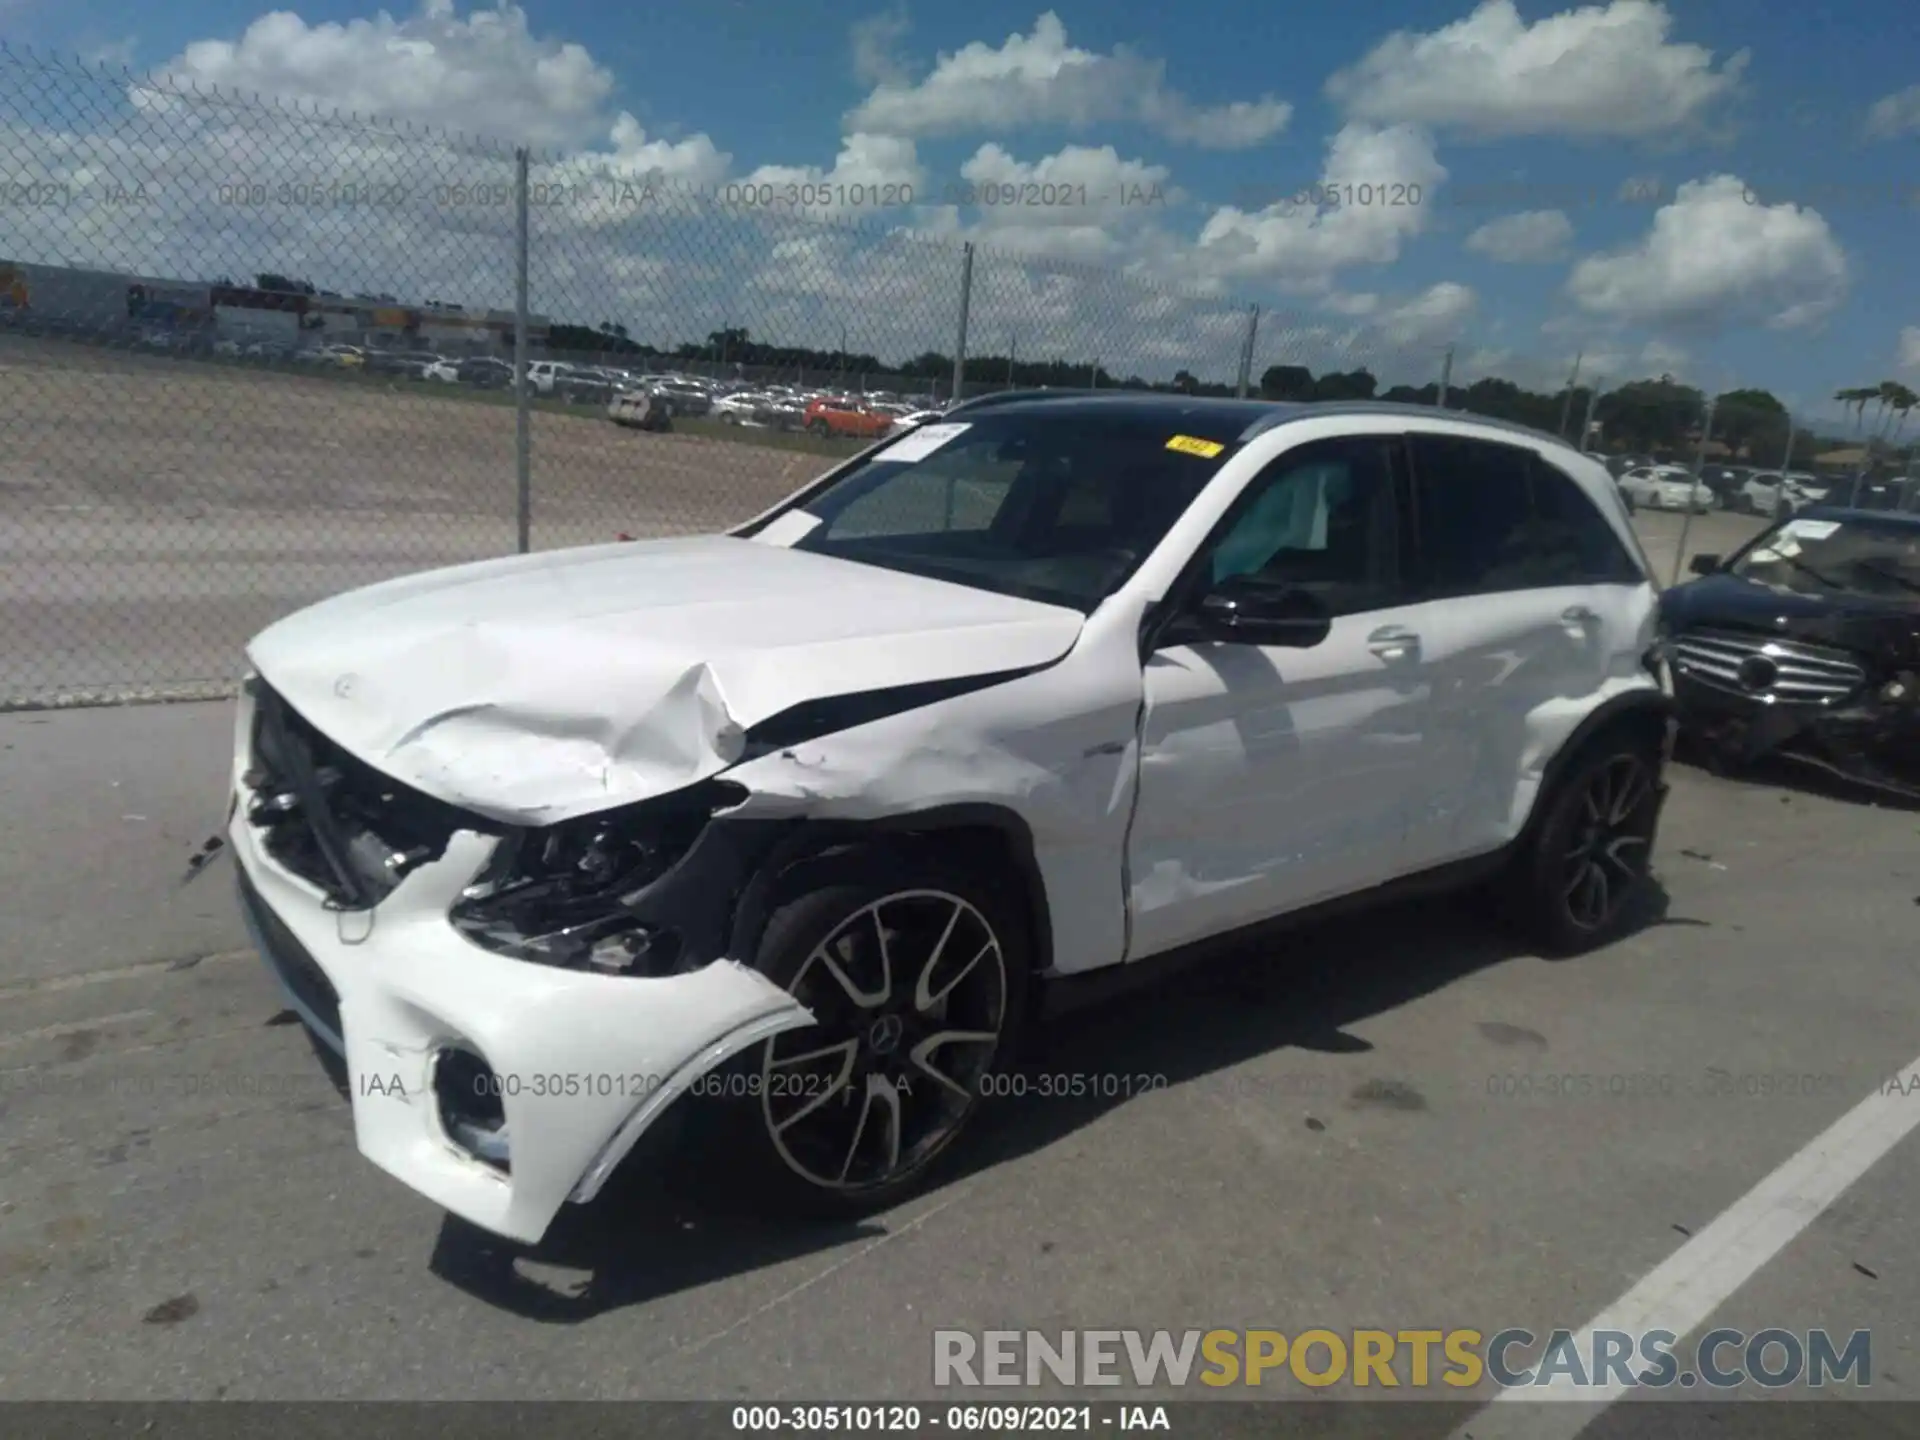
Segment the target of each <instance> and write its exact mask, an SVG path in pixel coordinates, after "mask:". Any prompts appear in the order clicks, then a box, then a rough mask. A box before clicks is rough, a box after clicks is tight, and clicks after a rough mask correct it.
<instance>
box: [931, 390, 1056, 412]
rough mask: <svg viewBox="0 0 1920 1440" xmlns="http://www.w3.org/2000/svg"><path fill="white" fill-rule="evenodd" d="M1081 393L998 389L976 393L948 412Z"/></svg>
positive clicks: (988, 407) (994, 406)
mask: <svg viewBox="0 0 1920 1440" xmlns="http://www.w3.org/2000/svg"><path fill="white" fill-rule="evenodd" d="M1079 394H1080V392H1079V391H1077V390H996V391H994V392H993V393H992V394H990V395H976V396H974V397H973V399H971V400H962V401H961V402H960V403H959V404H957V405H953V406H950V407H949V408H948V409H947V412H946V413H947V414H949V415H955V414H958V413H959V412H960V411H962V410H991V409H994V408H996V407H998V406H1001V405H1022V404H1025V403H1026V402H1027V401H1029V400H1060V399H1070V398H1073V397H1076V396H1078V395H1079Z"/></svg>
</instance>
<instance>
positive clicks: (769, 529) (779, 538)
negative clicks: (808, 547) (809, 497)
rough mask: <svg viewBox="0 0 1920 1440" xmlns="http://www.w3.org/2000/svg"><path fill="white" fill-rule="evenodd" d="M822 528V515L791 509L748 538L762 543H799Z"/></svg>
mask: <svg viewBox="0 0 1920 1440" xmlns="http://www.w3.org/2000/svg"><path fill="white" fill-rule="evenodd" d="M819 528H820V517H819V516H818V515H809V514H808V513H807V512H806V511H804V510H789V511H787V513H786V514H784V515H776V516H775V517H774V518H773V519H772V520H770V521H768V522H767V525H766V527H765V528H764V529H762V530H761V531H760V532H759V533H758V534H755V535H751V536H749V537H748V538H749V539H752V540H758V541H759V542H760V543H761V544H762V545H797V544H799V543H800V542H801V541H802V540H804V539H806V538H807V536H809V535H811V534H812V533H813V532H814V531H815V530H818V529H819Z"/></svg>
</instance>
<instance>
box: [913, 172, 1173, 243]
mask: <svg viewBox="0 0 1920 1440" xmlns="http://www.w3.org/2000/svg"><path fill="white" fill-rule="evenodd" d="M960 176H961V180H962V182H963V184H962V185H960V186H956V187H954V188H953V192H952V194H951V195H950V196H942V197H940V198H946V199H952V200H956V201H957V200H969V201H971V202H972V205H971V207H970V208H971V209H972V211H973V214H974V215H975V216H976V217H977V218H976V220H975V222H974V223H973V224H971V225H968V224H966V223H963V222H962V220H961V218H960V210H961V207H960V206H959V205H957V204H956V205H949V206H944V207H935V209H934V210H933V211H931V212H929V214H928V215H927V216H926V217H925V224H924V225H923V227H922V228H925V229H927V230H930V231H931V232H932V233H937V234H942V235H945V236H948V237H949V238H952V239H966V240H974V241H977V242H979V243H980V244H983V245H989V246H992V247H993V248H994V249H995V250H998V251H1000V252H1001V253H1002V254H1006V255H1017V256H1020V257H1022V258H1025V259H1030V260H1056V261H1066V262H1071V263H1076V264H1119V263H1125V262H1127V261H1128V260H1130V259H1139V258H1141V257H1142V255H1143V254H1144V253H1145V252H1149V251H1151V250H1152V249H1153V248H1154V247H1155V246H1156V245H1162V246H1163V245H1166V244H1168V243H1170V237H1167V236H1165V235H1164V234H1159V235H1155V236H1153V238H1151V239H1150V238H1149V235H1150V232H1153V231H1154V230H1155V227H1156V225H1157V223H1158V222H1159V221H1160V220H1161V219H1163V218H1164V216H1165V215H1166V214H1167V212H1168V211H1169V209H1170V208H1171V207H1172V206H1175V205H1177V204H1179V203H1180V202H1181V200H1182V199H1184V196H1183V194H1182V192H1181V191H1180V190H1179V189H1178V188H1177V187H1175V186H1174V185H1173V184H1172V183H1171V179H1170V175H1169V172H1168V170H1167V169H1166V167H1165V166H1162V165H1153V164H1149V163H1148V162H1147V161H1144V160H1128V159H1123V158H1122V157H1121V155H1120V153H1119V151H1117V150H1115V149H1114V148H1113V147H1112V146H1111V145H1102V146H1098V147H1095V146H1086V145H1068V146H1066V147H1065V148H1063V149H1061V150H1059V151H1057V152H1056V153H1054V154H1052V155H1044V156H1042V157H1041V158H1040V159H1038V160H1035V161H1031V162H1028V161H1023V160H1020V159H1018V158H1016V157H1015V156H1014V155H1013V154H1011V153H1010V152H1009V151H1007V150H1006V149H1005V148H1004V147H1002V146H1000V145H997V144H994V143H992V142H989V143H987V144H985V145H982V146H981V147H980V148H979V149H978V150H976V151H975V152H974V153H973V155H971V156H970V157H969V158H968V159H967V160H966V162H965V163H964V164H962V165H961V167H960Z"/></svg>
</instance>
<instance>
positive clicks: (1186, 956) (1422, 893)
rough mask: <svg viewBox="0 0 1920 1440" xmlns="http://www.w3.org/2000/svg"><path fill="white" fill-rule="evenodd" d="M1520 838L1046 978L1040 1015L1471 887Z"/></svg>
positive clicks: (1492, 871) (1065, 1011)
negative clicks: (1150, 951) (1186, 940)
mask: <svg viewBox="0 0 1920 1440" xmlns="http://www.w3.org/2000/svg"><path fill="white" fill-rule="evenodd" d="M1517 843H1518V842H1512V843H1509V844H1507V845H1503V846H1502V847H1501V848H1500V849H1498V850H1494V851H1490V852H1488V853H1487V854H1485V855H1475V856H1472V857H1470V858H1469V859H1466V860H1451V861H1448V862H1447V863H1446V864H1444V865H1437V866H1435V867H1434V868H1432V869H1430V870H1421V871H1418V872H1416V873H1415V874H1412V875H1403V876H1401V877H1400V878H1398V879H1396V880H1389V881H1388V882H1387V883H1386V884H1384V885H1375V886H1372V887H1371V888H1369V889H1366V890H1356V891H1354V892H1353V893H1352V894H1350V895H1339V896H1336V897H1334V898H1333V899H1331V900H1322V901H1320V902H1319V903H1317V904H1314V905H1307V906H1303V907H1301V908H1300V909H1298V910H1289V911H1288V912H1287V913H1286V914H1284V915H1277V916H1274V917H1273V918H1271V919H1267V920H1261V921H1258V922H1257V923H1255V924H1252V925H1248V926H1243V927H1242V928H1240V929H1238V930H1229V931H1226V932H1224V933H1222V934H1219V935H1212V936H1209V937H1207V938H1206V939H1205V940H1197V941H1194V942H1193V943H1192V944H1189V945H1182V946H1179V947H1177V948H1176V949H1173V950H1165V951H1162V952H1161V953H1159V954H1158V955H1149V956H1147V957H1146V958H1145V959H1143V960H1135V961H1131V962H1129V963H1126V964H1121V965H1107V966H1102V967H1101V968H1100V969H1098V970H1091V971H1088V972H1087V973H1085V974H1083V975H1060V976H1049V977H1045V978H1043V979H1042V980H1041V982H1040V991H1039V995H1038V997H1037V998H1038V1001H1039V1005H1038V1013H1037V1016H1036V1018H1038V1019H1041V1020H1049V1019H1054V1018H1056V1017H1058V1016H1061V1015H1069V1014H1073V1013H1075V1012H1076V1011H1080V1010H1085V1009H1088V1008H1091V1007H1094V1006H1098V1005H1104V1004H1107V1003H1108V1002H1110V1001H1113V1000H1116V999H1119V998H1120V997H1122V996H1125V995H1131V994H1135V993H1137V992H1138V991H1140V990H1144V989H1153V988H1155V987H1156V986H1159V985H1163V984H1166V983H1168V982H1169V981H1170V980H1172V979H1173V978H1174V977H1176V976H1178V975H1183V974H1185V973H1186V972H1188V971H1189V970H1192V969H1193V968H1194V967H1196V966H1199V965H1204V964H1206V963H1207V962H1209V961H1212V960H1217V959H1221V958H1223V957H1224V956H1226V955H1228V954H1230V953H1232V952H1234V951H1238V950H1243V949H1245V948H1247V947H1248V946H1250V945H1253V944H1257V943H1259V942H1260V941H1263V940H1270V939H1274V938H1276V937H1279V936H1282V935H1287V934H1291V933H1293V932H1296V931H1299V930H1303V929H1308V928H1311V927H1312V926H1315V925H1321V924H1325V923H1326V922H1327V921H1330V920H1335V919H1338V918H1340V917H1341V916H1344V915H1351V914H1354V913H1356V912H1358V911H1362V910H1372V909H1375V908H1376V907H1378V906H1382V905H1395V904H1399V903H1401V902H1403V901H1407V900H1418V899H1426V898H1431V897H1433V896H1436V895H1450V894H1455V893H1457V892H1459V891H1462V890H1470V889H1472V888H1473V887H1474V886H1475V885H1480V884H1484V883H1485V882H1486V881H1489V880H1491V879H1493V878H1494V876H1496V875H1498V874H1499V873H1500V871H1501V869H1502V868H1503V867H1504V866H1505V865H1506V863H1507V861H1508V858H1509V857H1510V856H1511V855H1512V853H1513V850H1514V845H1515V844H1517Z"/></svg>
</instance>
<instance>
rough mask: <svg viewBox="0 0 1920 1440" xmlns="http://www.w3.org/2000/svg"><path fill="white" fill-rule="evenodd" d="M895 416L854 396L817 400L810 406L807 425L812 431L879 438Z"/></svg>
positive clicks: (822, 434)
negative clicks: (854, 398)
mask: <svg viewBox="0 0 1920 1440" xmlns="http://www.w3.org/2000/svg"><path fill="white" fill-rule="evenodd" d="M893 421H894V417H893V416H892V415H889V414H887V413H885V412H884V411H878V410H869V409H867V408H866V407H864V406H862V405H859V404H857V403H856V402H854V401H851V400H827V399H821V400H814V401H812V402H810V403H809V404H808V406H807V411H806V420H805V424H806V429H807V433H808V434H811V435H818V436H821V437H826V436H829V435H835V436H845V437H847V438H850V439H857V440H878V439H879V438H880V437H881V436H882V435H885V434H886V433H887V432H888V431H889V430H891V429H892V428H893Z"/></svg>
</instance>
